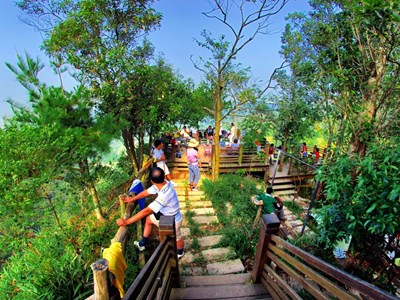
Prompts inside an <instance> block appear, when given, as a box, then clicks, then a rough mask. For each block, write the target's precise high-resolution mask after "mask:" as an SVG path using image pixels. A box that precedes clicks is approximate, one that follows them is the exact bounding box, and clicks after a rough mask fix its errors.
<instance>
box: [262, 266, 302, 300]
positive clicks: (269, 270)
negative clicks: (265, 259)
mask: <svg viewBox="0 0 400 300" xmlns="http://www.w3.org/2000/svg"><path fill="white" fill-rule="evenodd" d="M264 270H266V271H267V272H264V273H263V274H265V275H266V276H268V277H271V278H272V279H273V281H272V282H275V284H276V283H277V285H278V286H279V287H280V288H281V289H282V290H283V291H284V292H285V293H286V294H288V295H289V296H290V298H291V299H298V300H301V299H302V298H301V297H300V296H299V295H298V294H297V293H296V291H294V290H293V289H292V288H291V287H290V286H289V285H288V284H287V283H286V281H285V280H284V279H283V278H282V277H280V276H279V275H278V274H276V272H275V271H274V270H272V268H271V267H270V266H267V265H265V267H264Z"/></svg>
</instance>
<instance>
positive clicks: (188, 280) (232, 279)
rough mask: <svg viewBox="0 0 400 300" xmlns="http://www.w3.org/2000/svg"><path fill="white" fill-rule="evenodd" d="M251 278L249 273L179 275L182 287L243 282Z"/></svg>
mask: <svg viewBox="0 0 400 300" xmlns="http://www.w3.org/2000/svg"><path fill="white" fill-rule="evenodd" d="M250 280H251V273H241V274H231V275H213V276H181V277H180V282H181V286H182V287H191V286H203V285H228V284H245V283H249V282H250Z"/></svg>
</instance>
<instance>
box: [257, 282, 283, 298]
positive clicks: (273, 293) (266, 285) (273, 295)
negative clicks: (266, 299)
mask: <svg viewBox="0 0 400 300" xmlns="http://www.w3.org/2000/svg"><path fill="white" fill-rule="evenodd" d="M261 283H262V285H263V287H265V288H266V290H267V291H268V293H269V294H270V295H271V296H272V299H281V297H280V296H279V295H278V294H277V292H276V291H275V290H274V289H273V288H272V286H271V285H270V284H269V282H268V281H266V280H265V278H264V277H262V278H261Z"/></svg>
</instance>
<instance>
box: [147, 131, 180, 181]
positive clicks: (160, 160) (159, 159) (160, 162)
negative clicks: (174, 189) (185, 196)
mask: <svg viewBox="0 0 400 300" xmlns="http://www.w3.org/2000/svg"><path fill="white" fill-rule="evenodd" d="M163 147H164V143H163V141H162V140H160V139H157V140H155V141H154V148H153V150H152V152H153V154H152V156H153V159H154V162H155V163H157V167H159V168H161V169H163V171H164V173H165V177H166V178H167V180H168V181H169V182H171V184H172V185H173V186H177V184H176V183H175V182H173V181H172V178H171V173H170V172H169V169H168V166H167V164H166V163H165V155H164V152H163V150H162V149H163Z"/></svg>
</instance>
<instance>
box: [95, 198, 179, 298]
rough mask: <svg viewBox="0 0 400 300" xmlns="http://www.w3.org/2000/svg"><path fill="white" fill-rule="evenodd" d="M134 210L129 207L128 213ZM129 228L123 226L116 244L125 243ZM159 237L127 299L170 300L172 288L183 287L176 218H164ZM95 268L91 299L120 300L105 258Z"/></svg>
mask: <svg viewBox="0 0 400 300" xmlns="http://www.w3.org/2000/svg"><path fill="white" fill-rule="evenodd" d="M135 203H136V202H135ZM130 204H131V203H130ZM132 206H133V205H132ZM130 210H131V209H130V207H129V205H128V208H127V213H129V212H130ZM127 228H128V226H121V227H120V230H119V233H118V234H117V236H116V237H115V238H114V239H113V241H120V242H123V241H124V240H125V237H126V231H125V229H127ZM159 236H160V245H159V246H158V247H157V249H156V250H155V251H154V253H153V255H152V256H151V257H150V260H149V261H148V262H147V263H146V265H145V266H144V268H143V269H142V271H141V272H140V273H139V275H138V276H137V277H136V280H135V281H134V282H133V283H132V285H131V286H130V288H129V289H128V291H127V292H126V294H125V296H124V298H123V299H169V295H170V293H171V288H172V287H178V286H179V265H178V258H177V254H176V233H175V218H174V217H167V216H161V217H160V223H159ZM128 263H129V262H128ZM91 267H92V270H93V275H94V276H93V277H94V291H95V293H94V295H92V296H90V297H89V298H88V299H96V300H109V299H111V298H113V299H115V297H116V298H117V299H120V298H119V296H118V295H111V293H110V289H109V287H110V285H111V284H110V282H111V281H112V279H113V276H112V274H111V273H110V272H109V271H108V261H107V260H106V259H103V258H102V259H99V260H97V261H96V262H94V263H93V264H92V265H91Z"/></svg>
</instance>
